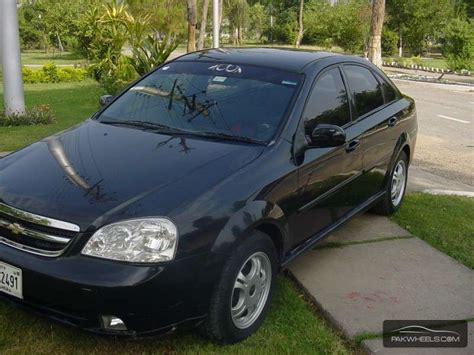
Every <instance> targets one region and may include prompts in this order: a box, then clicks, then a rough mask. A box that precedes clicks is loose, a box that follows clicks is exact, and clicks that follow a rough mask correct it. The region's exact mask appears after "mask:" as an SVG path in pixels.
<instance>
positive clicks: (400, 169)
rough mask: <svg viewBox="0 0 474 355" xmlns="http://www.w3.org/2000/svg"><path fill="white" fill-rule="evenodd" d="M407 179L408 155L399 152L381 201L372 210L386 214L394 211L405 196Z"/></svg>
mask: <svg viewBox="0 0 474 355" xmlns="http://www.w3.org/2000/svg"><path fill="white" fill-rule="evenodd" d="M407 179H408V157H407V155H406V153H405V152H401V153H400V155H399V156H398V158H397V159H396V161H395V164H394V165H393V168H392V171H391V174H390V178H389V180H388V181H387V186H386V188H385V189H386V194H385V197H384V199H383V200H382V201H380V202H379V203H378V204H377V205H376V206H375V207H374V209H373V210H374V212H376V213H378V214H381V215H384V216H388V215H391V214H392V213H394V212H396V211H397V210H398V209H399V208H400V206H401V204H402V201H403V197H404V196H405V191H406V186H407Z"/></svg>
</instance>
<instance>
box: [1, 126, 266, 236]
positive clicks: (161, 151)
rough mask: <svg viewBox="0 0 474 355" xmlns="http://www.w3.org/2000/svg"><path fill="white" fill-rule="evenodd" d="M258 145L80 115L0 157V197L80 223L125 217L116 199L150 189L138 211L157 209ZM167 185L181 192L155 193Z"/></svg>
mask: <svg viewBox="0 0 474 355" xmlns="http://www.w3.org/2000/svg"><path fill="white" fill-rule="evenodd" d="M263 148H264V147H262V146H258V145H250V144H240V143H236V142H228V141H227V142H225V141H212V140H205V139H201V138H197V137H196V138H194V137H193V138H191V137H184V136H169V135H162V134H157V133H153V132H147V131H143V130H139V129H134V128H127V127H117V126H111V125H105V124H101V123H99V122H97V121H94V120H87V121H86V122H85V123H83V124H81V125H80V126H77V127H75V128H72V129H70V130H68V131H65V132H62V133H59V134H57V135H54V136H51V137H48V138H46V139H44V140H42V141H39V142H36V143H34V144H32V145H30V146H28V147H26V148H24V149H22V150H20V151H18V152H15V153H13V154H11V155H8V156H6V157H5V158H3V159H0V202H3V203H6V204H8V205H10V206H14V207H16V208H19V209H22V210H25V211H28V212H31V213H35V214H39V215H42V216H46V217H51V218H55V219H60V220H64V221H68V222H72V223H76V224H78V225H79V226H80V227H81V230H85V229H87V228H88V227H89V226H90V225H91V223H93V222H94V221H96V220H97V219H98V218H99V217H101V216H102V215H104V214H106V213H108V215H110V211H113V213H114V214H115V215H120V217H121V218H127V217H130V216H126V214H124V213H123V209H124V208H125V207H124V206H130V204H132V203H137V201H139V200H141V199H143V198H144V197H149V196H150V195H156V198H155V199H154V205H153V207H150V209H151V210H148V211H146V212H143V211H142V213H143V214H147V215H156V214H157V213H160V214H164V213H167V212H168V211H171V209H172V208H174V207H176V206H179V205H180V204H182V203H183V202H185V200H186V199H189V197H190V196H193V194H194V195H195V194H196V192H198V191H201V192H202V191H205V190H207V189H209V188H210V187H212V186H213V185H214V184H216V183H217V182H218V181H220V180H222V179H224V178H225V177H227V176H229V175H230V174H232V173H233V172H235V171H236V170H238V169H240V168H241V167H243V166H244V165H246V164H248V163H249V162H250V161H252V160H254V159H255V158H256V157H258V155H259V154H260V153H261V152H262V151H263ZM170 186H172V190H173V191H180V192H181V193H177V194H175V195H174V198H171V197H170V194H169V193H168V194H166V193H163V195H162V196H163V198H162V199H160V191H163V190H164V189H169V188H170ZM186 191H187V192H186ZM183 192H186V193H183Z"/></svg>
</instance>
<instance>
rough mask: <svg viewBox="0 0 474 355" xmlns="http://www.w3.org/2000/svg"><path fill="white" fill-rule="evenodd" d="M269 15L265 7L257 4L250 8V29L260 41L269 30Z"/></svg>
mask: <svg viewBox="0 0 474 355" xmlns="http://www.w3.org/2000/svg"><path fill="white" fill-rule="evenodd" d="M267 19H268V14H267V12H266V11H265V6H263V5H262V4H261V3H259V2H256V3H255V4H253V5H252V6H251V7H250V28H251V31H252V33H253V34H254V36H255V38H256V39H257V40H259V41H261V39H262V35H263V33H264V32H265V29H266V28H267Z"/></svg>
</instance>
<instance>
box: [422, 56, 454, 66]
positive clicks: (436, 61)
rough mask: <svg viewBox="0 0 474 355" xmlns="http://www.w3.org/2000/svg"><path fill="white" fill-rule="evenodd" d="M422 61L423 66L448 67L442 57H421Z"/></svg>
mask: <svg viewBox="0 0 474 355" xmlns="http://www.w3.org/2000/svg"><path fill="white" fill-rule="evenodd" d="M422 62H423V65H424V66H425V67H429V68H431V67H433V68H438V69H448V63H446V60H445V59H443V58H425V59H422Z"/></svg>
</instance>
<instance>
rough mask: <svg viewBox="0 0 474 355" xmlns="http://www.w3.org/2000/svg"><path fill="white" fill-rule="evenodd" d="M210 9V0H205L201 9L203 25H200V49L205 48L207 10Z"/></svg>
mask: <svg viewBox="0 0 474 355" xmlns="http://www.w3.org/2000/svg"><path fill="white" fill-rule="evenodd" d="M208 10H209V0H203V2H202V11H201V25H200V26H199V39H198V49H199V50H201V49H203V48H204V40H205V38H206V25H207V12H208Z"/></svg>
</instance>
